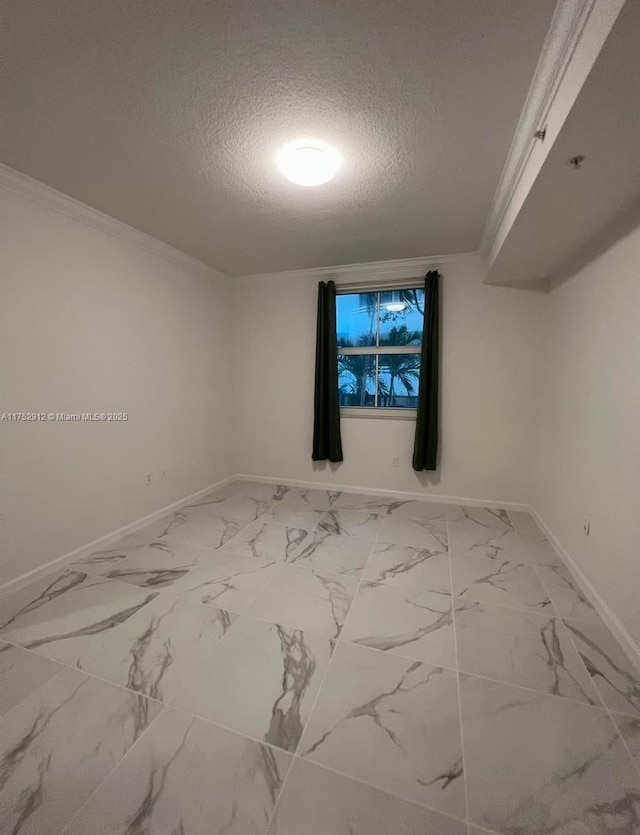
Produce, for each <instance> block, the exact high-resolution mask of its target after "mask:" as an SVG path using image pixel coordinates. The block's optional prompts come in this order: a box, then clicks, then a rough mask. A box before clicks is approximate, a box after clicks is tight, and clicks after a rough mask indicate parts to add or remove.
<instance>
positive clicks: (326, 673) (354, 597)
mask: <svg viewBox="0 0 640 835" xmlns="http://www.w3.org/2000/svg"><path fill="white" fill-rule="evenodd" d="M338 495H340V494H338ZM345 509H347V508H345ZM327 512H328V511H327ZM381 527H382V526H381ZM378 535H379V534H378ZM377 541H378V537H376V539H375V540H374V541H373V542H372V543H371V549H370V551H369V556H368V557H367V562H366V563H365V565H364V566H363V568H362V574H361V575H360V579H359V581H358V587H357V588H356V591H355V594H354V595H353V598H352V599H351V604H350V606H349V612H348V613H347V617H346V618H345V619H344V622H343V624H342V626H341V627H340V632H339V633H338V636H337V637H336V639H335V642H334V647H333V650H332V651H331V657H330V658H329V663H328V664H327V669H326V671H325V674H324V676H323V677H322V681H321V682H320V685H319V686H318V692H317V693H316V697H315V699H314V700H313V704H312V705H311V707H310V708H309V715H308V716H307V721H306V722H305V723H304V726H303V728H302V732H301V733H300V739H299V740H298V742H297V744H296V747H295V748H294V750H293V751H292V754H293V757H292V760H291V767H290V768H289V771H288V773H287V776H286V778H285V780H284V782H283V784H282V789H281V790H280V794H279V796H278V800H277V801H276V803H275V805H274V807H273V812H272V814H271V817H270V819H269V823H268V825H267V828H266V829H265V835H266V833H268V831H269V827H270V826H271V822H272V821H273V819H274V818H275V815H276V813H277V811H278V807H279V805H280V801H281V799H282V797H283V795H284V792H285V789H286V784H287V781H288V780H289V776H290V774H291V772H292V770H293V766H294V763H295V760H296V759H305V758H304V757H302V756H301V755H299V754H298V750H299V748H300V743H301V742H302V738H303V736H304V732H305V730H306V728H307V726H308V724H309V722H310V720H311V717H312V716H313V712H314V710H315V708H316V705H317V704H318V700H319V699H320V695H321V693H322V689H323V687H324V684H325V682H326V680H327V678H328V676H329V673H330V671H331V664H332V662H333V659H334V657H335V652H336V649H337V648H338V643H339V642H340V634H341V633H342V630H343V629H344V627H345V625H346V623H347V621H348V619H349V614H350V613H351V609H352V607H353V604H354V602H355V599H356V597H357V595H358V592H359V591H360V586H361V584H362V580H363V579H364V574H365V571H366V569H367V565H368V564H369V560H370V559H371V554H372V553H373V549H374V548H375V545H376V543H377ZM329 640H331V639H329ZM305 762H310V760H306V759H305Z"/></svg>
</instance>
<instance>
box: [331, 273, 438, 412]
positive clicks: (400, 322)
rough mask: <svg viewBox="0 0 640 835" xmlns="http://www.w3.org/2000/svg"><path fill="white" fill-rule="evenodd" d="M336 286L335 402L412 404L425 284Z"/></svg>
mask: <svg viewBox="0 0 640 835" xmlns="http://www.w3.org/2000/svg"><path fill="white" fill-rule="evenodd" d="M338 292H339V295H338V297H337V340H338V389H339V396H340V405H341V406H342V407H349V408H355V409H358V408H360V409H372V408H373V409H381V410H382V409H415V408H416V407H417V405H418V385H419V382H420V349H421V345H422V328H423V321H424V301H425V299H424V289H422V288H412V287H408V288H403V289H399V290H384V291H372V292H365V293H348V292H343V293H340V291H338Z"/></svg>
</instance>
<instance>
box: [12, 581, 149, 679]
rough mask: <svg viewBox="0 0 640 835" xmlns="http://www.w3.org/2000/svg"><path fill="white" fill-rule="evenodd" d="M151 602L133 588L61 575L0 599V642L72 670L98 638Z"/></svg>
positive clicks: (143, 591)
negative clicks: (0, 640) (14, 645)
mask: <svg viewBox="0 0 640 835" xmlns="http://www.w3.org/2000/svg"><path fill="white" fill-rule="evenodd" d="M154 597H155V594H152V593H150V592H148V591H146V590H142V589H139V588H136V587H135V586H127V585H125V584H124V583H110V582H109V581H108V580H105V579H103V578H102V577H93V576H91V575H88V574H84V573H83V572H80V571H61V572H58V573H57V574H54V575H52V576H50V577H47V578H45V579H43V580H38V581H36V582H34V583H30V584H29V585H28V586H25V587H24V588H21V589H19V590H18V591H16V592H14V593H13V594H10V595H8V596H7V597H5V598H3V599H2V601H1V606H0V637H2V638H5V639H6V640H7V641H10V642H11V643H14V644H20V645H21V646H23V647H26V648H27V649H33V650H36V651H37V652H38V653H39V654H40V655H45V656H47V657H48V658H53V659H54V660H56V661H61V662H62V663H64V664H72V665H73V664H75V663H76V661H77V659H78V657H79V656H80V655H81V654H82V653H83V652H84V651H85V650H86V649H87V647H89V646H90V645H91V643H92V642H93V641H95V640H96V636H97V635H100V634H101V633H102V632H107V631H109V630H110V629H113V628H114V627H115V626H117V625H118V624H119V623H122V622H124V621H125V620H127V618H129V617H131V615H133V614H134V613H135V612H137V611H138V609H140V608H142V606H144V605H145V604H146V603H148V602H149V601H150V600H153V598H154Z"/></svg>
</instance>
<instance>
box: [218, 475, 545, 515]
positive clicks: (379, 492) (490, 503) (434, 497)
mask: <svg viewBox="0 0 640 835" xmlns="http://www.w3.org/2000/svg"><path fill="white" fill-rule="evenodd" d="M234 478H235V479H237V480H239V481H257V482H260V483H261V484H284V485H285V486H287V487H304V488H305V489H307V490H331V491H335V492H336V493H363V494H365V495H367V496H391V497H392V498H397V499H398V500H399V501H400V500H403V499H404V500H407V499H417V500H418V501H423V502H441V503H442V504H459V505H470V506H472V507H501V508H504V509H505V510H527V511H529V510H531V507H530V505H528V504H526V503H524V502H500V501H496V500H494V499H471V498H469V497H467V496H442V495H440V494H438V493H424V492H411V491H409V490H383V489H382V488H378V487H362V486H359V485H354V484H336V483H335V482H327V481H298V480H296V479H291V478H273V477H271V476H263V475H236V476H234Z"/></svg>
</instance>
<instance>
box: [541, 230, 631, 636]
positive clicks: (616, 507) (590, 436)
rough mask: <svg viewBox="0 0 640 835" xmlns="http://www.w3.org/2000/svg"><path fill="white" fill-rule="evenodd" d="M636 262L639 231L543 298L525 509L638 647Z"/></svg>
mask: <svg viewBox="0 0 640 835" xmlns="http://www.w3.org/2000/svg"><path fill="white" fill-rule="evenodd" d="M638 264H640V229H636V231H635V232H633V233H632V234H630V235H628V236H627V237H626V238H625V239H624V240H622V241H620V242H619V243H617V244H616V245H615V246H613V247H612V248H611V249H609V250H608V251H607V252H605V253H604V254H603V255H601V256H600V257H599V258H597V260H595V261H593V262H592V263H591V264H589V265H588V266H586V267H585V268H583V269H582V270H581V271H580V272H579V273H577V274H576V275H575V276H573V277H572V278H571V279H569V280H568V281H565V282H563V283H560V284H558V285H557V286H555V287H553V288H552V290H551V293H550V299H549V300H550V309H549V329H548V337H547V339H548V344H547V347H548V356H547V362H546V365H547V370H546V383H545V388H544V397H543V404H544V408H543V413H542V418H543V419H542V422H541V431H540V437H539V443H538V448H537V454H536V456H535V461H536V468H535V490H534V500H533V503H534V507H535V508H536V509H537V510H538V512H539V513H540V515H541V517H542V519H543V520H544V522H545V523H546V524H547V525H548V527H549V528H550V530H551V531H552V533H553V534H554V535H555V537H556V538H557V539H558V541H559V542H560V544H561V545H562V547H563V548H564V549H565V551H566V552H567V554H568V555H569V557H570V558H571V559H572V560H573V561H574V562H575V563H576V564H577V566H578V568H579V569H580V570H581V571H582V573H583V574H584V576H585V577H586V578H587V580H588V581H589V582H590V583H591V584H592V586H593V587H594V589H595V590H596V592H597V593H598V594H599V595H600V597H601V598H602V599H603V600H604V602H605V604H606V605H607V606H609V607H610V609H611V610H612V612H613V614H614V616H617V617H618V618H619V620H620V621H621V622H622V625H623V627H624V628H625V629H626V630H627V632H628V633H629V635H630V636H631V638H632V640H634V641H635V642H636V644H637V646H639V647H640V375H639V372H638V369H639V367H640V366H639V361H640V281H639V277H638ZM585 518H590V519H591V532H590V534H589V536H588V537H585V536H584V535H583V533H582V524H583V520H584V519H585Z"/></svg>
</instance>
